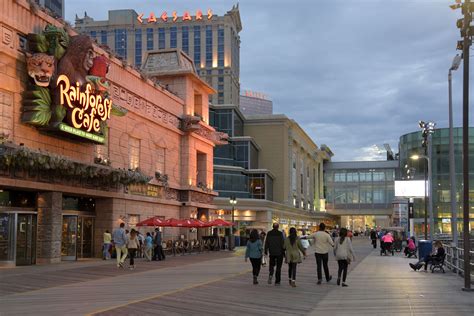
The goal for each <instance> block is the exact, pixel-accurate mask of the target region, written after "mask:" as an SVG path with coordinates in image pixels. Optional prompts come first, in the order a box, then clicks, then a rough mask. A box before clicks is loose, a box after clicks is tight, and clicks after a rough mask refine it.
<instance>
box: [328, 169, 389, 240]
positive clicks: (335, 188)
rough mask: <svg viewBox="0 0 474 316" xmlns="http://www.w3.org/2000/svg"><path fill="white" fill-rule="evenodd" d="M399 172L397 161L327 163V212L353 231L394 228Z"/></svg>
mask: <svg viewBox="0 0 474 316" xmlns="http://www.w3.org/2000/svg"><path fill="white" fill-rule="evenodd" d="M397 170H398V161H397V160H389V161H348V162H330V161H328V162H326V163H325V164H324V194H325V198H326V209H327V211H328V212H329V213H331V214H334V215H338V216H341V226H343V227H348V228H350V229H353V230H358V231H364V230H366V229H368V228H375V227H384V226H385V227H386V226H390V220H389V217H390V216H392V213H393V205H392V203H393V200H394V193H395V189H394V181H395V175H396V174H397Z"/></svg>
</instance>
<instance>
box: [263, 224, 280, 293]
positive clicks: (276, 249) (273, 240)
mask: <svg viewBox="0 0 474 316" xmlns="http://www.w3.org/2000/svg"><path fill="white" fill-rule="evenodd" d="M278 227H279V225H278V223H273V229H272V230H271V231H269V232H268V234H267V238H266V239H265V255H267V254H268V253H270V264H269V270H270V275H269V276H268V284H272V278H273V272H274V269H275V265H276V273H275V285H280V280H281V266H282V264H283V255H284V254H285V250H284V249H283V242H284V237H283V233H282V232H281V231H279V230H278Z"/></svg>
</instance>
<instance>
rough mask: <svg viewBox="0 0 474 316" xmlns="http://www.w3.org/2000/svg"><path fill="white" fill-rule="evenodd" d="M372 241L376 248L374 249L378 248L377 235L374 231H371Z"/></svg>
mask: <svg viewBox="0 0 474 316" xmlns="http://www.w3.org/2000/svg"><path fill="white" fill-rule="evenodd" d="M370 240H372V246H374V249H375V248H377V233H376V232H375V230H373V229H372V230H371V231H370Z"/></svg>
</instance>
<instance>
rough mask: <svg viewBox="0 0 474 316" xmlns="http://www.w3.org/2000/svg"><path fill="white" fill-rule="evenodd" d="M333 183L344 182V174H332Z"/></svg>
mask: <svg viewBox="0 0 474 316" xmlns="http://www.w3.org/2000/svg"><path fill="white" fill-rule="evenodd" d="M334 182H346V174H345V173H344V172H336V173H335V174H334Z"/></svg>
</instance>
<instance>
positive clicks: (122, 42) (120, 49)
mask: <svg viewBox="0 0 474 316" xmlns="http://www.w3.org/2000/svg"><path fill="white" fill-rule="evenodd" d="M115 52H116V53H117V55H119V56H120V57H122V58H123V59H127V30H126V29H116V30H115Z"/></svg>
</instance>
